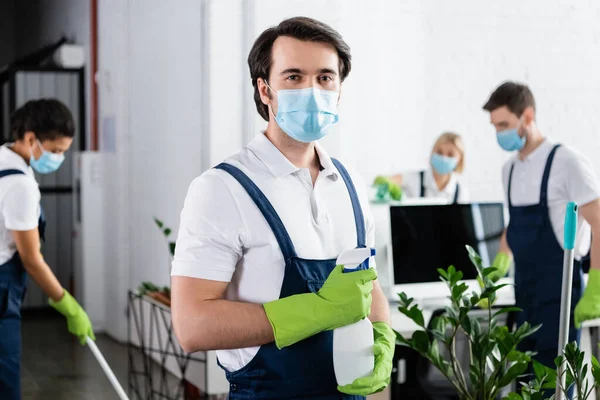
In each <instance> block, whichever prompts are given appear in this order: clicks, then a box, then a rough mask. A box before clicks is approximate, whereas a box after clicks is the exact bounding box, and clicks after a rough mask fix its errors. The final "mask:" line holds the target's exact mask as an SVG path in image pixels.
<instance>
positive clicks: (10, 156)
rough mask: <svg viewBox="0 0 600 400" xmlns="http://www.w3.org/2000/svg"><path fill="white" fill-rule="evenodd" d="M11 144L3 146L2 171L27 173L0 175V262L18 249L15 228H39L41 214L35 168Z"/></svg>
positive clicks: (11, 255)
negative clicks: (11, 170)
mask: <svg viewBox="0 0 600 400" xmlns="http://www.w3.org/2000/svg"><path fill="white" fill-rule="evenodd" d="M11 145H12V144H5V145H4V146H0V171H3V170H6V169H18V170H21V171H23V172H25V175H22V174H19V175H10V176H5V177H3V178H0V265H1V264H4V263H5V262H7V261H8V260H10V259H11V258H12V257H13V255H14V254H15V251H16V250H17V247H16V245H15V240H14V237H13V234H12V231H29V230H32V229H35V228H37V226H38V220H39V217H40V198H41V195H40V189H39V187H38V184H37V182H36V180H35V176H34V174H33V170H32V169H31V168H30V167H29V165H27V163H26V162H25V160H23V158H21V156H19V155H18V154H17V153H15V152H14V151H12V150H11V149H10V147H11Z"/></svg>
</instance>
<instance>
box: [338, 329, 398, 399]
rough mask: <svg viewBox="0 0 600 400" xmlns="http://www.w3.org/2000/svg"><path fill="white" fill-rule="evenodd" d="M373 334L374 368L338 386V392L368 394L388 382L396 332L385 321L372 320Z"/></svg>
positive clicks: (385, 385)
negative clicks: (368, 372)
mask: <svg viewBox="0 0 600 400" xmlns="http://www.w3.org/2000/svg"><path fill="white" fill-rule="evenodd" d="M373 336H374V339H375V344H374V346H373V352H374V353H375V368H374V369H373V373H372V374H371V375H369V376H367V377H364V378H359V379H357V380H355V381H354V382H352V383H351V384H350V385H345V386H338V390H339V391H340V392H342V393H346V394H354V395H359V396H368V395H370V394H373V393H378V392H381V391H382V390H384V389H385V388H386V387H387V386H388V385H389V384H390V377H391V375H392V365H393V359H394V349H395V346H396V334H395V333H394V331H393V330H392V328H391V327H390V326H389V325H388V324H386V323H385V322H374V323H373Z"/></svg>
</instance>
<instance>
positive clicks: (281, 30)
mask: <svg viewBox="0 0 600 400" xmlns="http://www.w3.org/2000/svg"><path fill="white" fill-rule="evenodd" d="M280 36H289V37H292V38H294V39H298V40H303V41H307V42H321V43H329V44H331V45H332V46H333V47H335V49H336V50H337V53H338V57H339V59H340V61H339V68H340V79H341V80H342V81H344V79H346V77H347V76H348V74H349V73H350V67H351V59H352V57H351V56H350V47H349V46H348V44H346V42H344V39H342V36H341V35H340V34H339V33H338V32H337V31H336V30H334V29H333V28H331V27H330V26H329V25H326V24H324V23H322V22H319V21H316V20H314V19H311V18H307V17H294V18H290V19H286V20H285V21H282V22H281V23H280V24H279V25H277V26H274V27H271V28H269V29H267V30H266V31H264V32H263V33H262V34H261V35H260V36H259V37H258V39H256V41H255V42H254V45H253V46H252V49H251V50H250V54H249V55H248V66H249V67H250V77H251V78H252V86H254V102H255V103H256V109H257V111H258V113H259V114H260V116H261V117H263V119H264V120H265V121H268V120H269V107H268V106H266V105H265V104H263V102H262V101H261V100H260V93H259V91H258V78H262V79H267V78H268V77H269V74H270V72H271V64H272V58H271V50H272V49H273V43H274V42H275V40H276V39H277V38H278V37H280Z"/></svg>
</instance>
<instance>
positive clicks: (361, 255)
mask: <svg viewBox="0 0 600 400" xmlns="http://www.w3.org/2000/svg"><path fill="white" fill-rule="evenodd" d="M374 255H375V249H371V248H368V247H364V248H356V249H351V250H346V251H344V252H343V253H342V254H340V256H339V257H338V258H337V260H336V265H343V266H344V272H345V273H352V272H354V271H359V270H363V269H367V268H369V261H370V259H371V257H373V256H374ZM373 344H374V339H373V325H372V324H371V321H369V319H368V318H364V319H362V320H360V321H358V322H355V323H353V324H351V325H347V326H343V327H341V328H337V329H334V331H333V370H334V372H335V379H336V381H337V383H338V385H340V386H344V385H349V384H351V383H352V382H354V380H356V379H358V378H363V377H365V376H369V375H371V374H372V373H373V368H374V366H375V355H374V354H373Z"/></svg>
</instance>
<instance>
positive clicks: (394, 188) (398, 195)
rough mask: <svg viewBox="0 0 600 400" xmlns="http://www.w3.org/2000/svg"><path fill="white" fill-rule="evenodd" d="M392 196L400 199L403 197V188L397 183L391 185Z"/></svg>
mask: <svg viewBox="0 0 600 400" xmlns="http://www.w3.org/2000/svg"><path fill="white" fill-rule="evenodd" d="M389 191H390V197H391V198H392V200H396V201H400V199H402V188H400V186H398V185H396V184H395V183H390V185H389Z"/></svg>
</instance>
